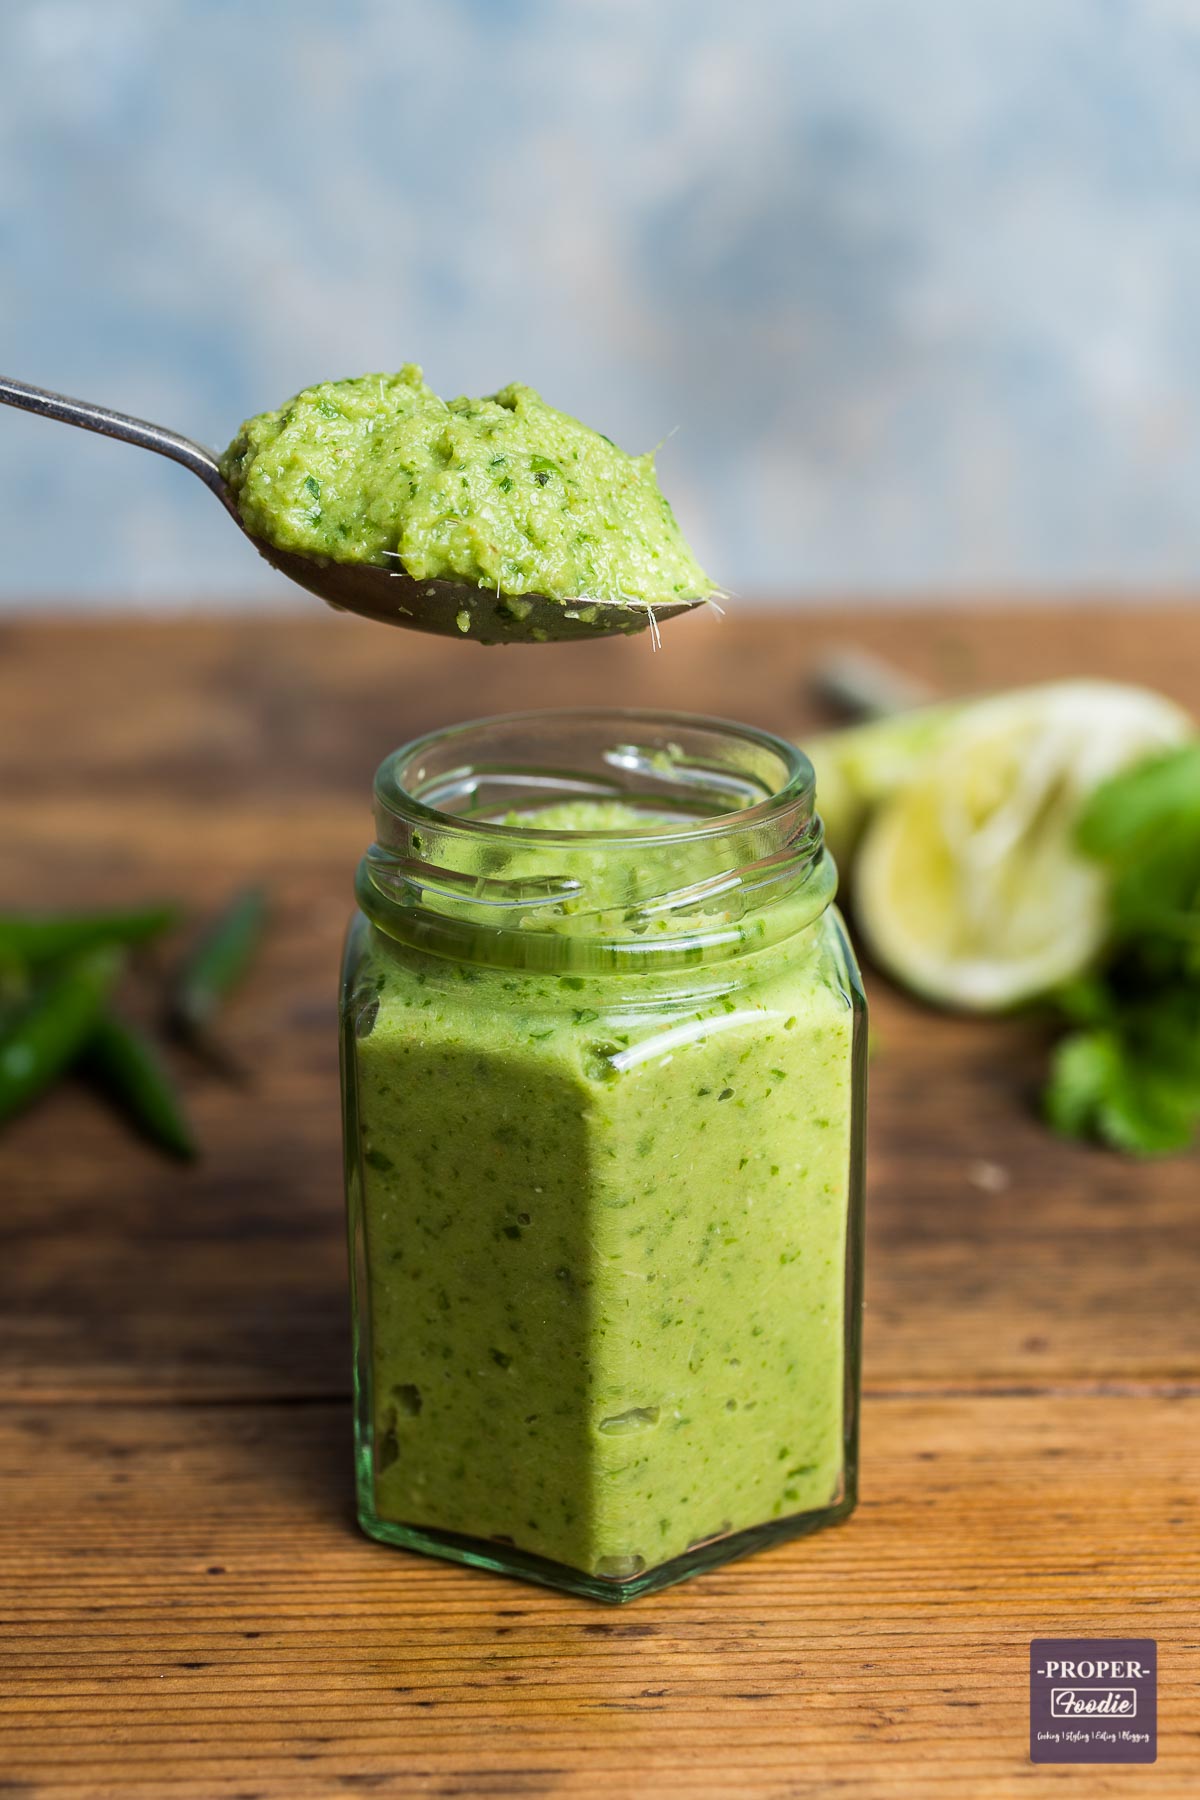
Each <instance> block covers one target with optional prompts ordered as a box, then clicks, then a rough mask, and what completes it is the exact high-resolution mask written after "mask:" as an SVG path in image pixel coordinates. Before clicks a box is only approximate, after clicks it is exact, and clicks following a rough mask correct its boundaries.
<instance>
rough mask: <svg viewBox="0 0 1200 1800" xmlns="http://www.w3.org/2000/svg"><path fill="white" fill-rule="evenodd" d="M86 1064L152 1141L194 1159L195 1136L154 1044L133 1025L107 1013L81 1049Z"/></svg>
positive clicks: (85, 1066)
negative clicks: (82, 1049)
mask: <svg viewBox="0 0 1200 1800" xmlns="http://www.w3.org/2000/svg"><path fill="white" fill-rule="evenodd" d="M83 1067H84V1069H85V1070H86V1071H87V1073H88V1074H91V1075H94V1076H95V1077H96V1078H97V1079H98V1080H99V1081H100V1083H101V1084H102V1085H103V1086H104V1087H105V1088H106V1089H107V1090H108V1092H109V1093H110V1094H111V1095H112V1097H113V1098H114V1099H115V1100H117V1101H118V1102H119V1103H120V1105H121V1106H122V1107H123V1108H124V1110H125V1111H126V1112H127V1113H128V1114H129V1116H130V1118H131V1119H132V1120H133V1121H134V1123H135V1124H136V1125H139V1126H140V1127H141V1129H142V1130H143V1131H144V1132H145V1134H146V1136H147V1137H148V1138H150V1139H151V1140H152V1141H153V1142H154V1143H156V1144H160V1145H161V1146H162V1148H163V1149H164V1150H169V1151H170V1152H171V1154H172V1155H173V1156H178V1157H180V1158H181V1159H182V1160H183V1161H185V1162H190V1161H191V1159H192V1158H193V1157H194V1156H195V1154H196V1140H195V1138H194V1137H193V1136H192V1128H191V1126H190V1125H189V1123H188V1119H187V1115H186V1113H185V1112H184V1110H183V1105H182V1102H181V1101H180V1099H179V1096H178V1094H177V1093H176V1092H175V1088H174V1085H173V1083H172V1081H171V1078H170V1076H169V1075H168V1073H167V1071H166V1069H165V1068H164V1067H163V1064H162V1063H161V1061H160V1060H159V1057H158V1054H157V1052H156V1051H155V1049H154V1046H153V1045H152V1044H151V1043H150V1042H149V1040H148V1039H147V1038H145V1037H143V1036H142V1034H141V1032H140V1031H136V1030H135V1029H134V1027H133V1026H132V1025H128V1024H126V1023H125V1021H124V1020H122V1019H118V1018H116V1017H115V1016H114V1015H113V1014H112V1013H104V1014H103V1015H102V1016H101V1018H100V1019H99V1021H98V1022H97V1024H96V1027H95V1029H94V1030H93V1032H92V1035H91V1037H90V1038H89V1039H88V1041H87V1044H86V1045H85V1047H84V1052H83Z"/></svg>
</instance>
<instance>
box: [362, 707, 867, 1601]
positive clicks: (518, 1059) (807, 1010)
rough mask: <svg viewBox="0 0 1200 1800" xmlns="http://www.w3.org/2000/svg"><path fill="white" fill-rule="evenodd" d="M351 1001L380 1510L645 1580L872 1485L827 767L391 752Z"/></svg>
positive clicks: (716, 737) (849, 983)
mask: <svg viewBox="0 0 1200 1800" xmlns="http://www.w3.org/2000/svg"><path fill="white" fill-rule="evenodd" d="M375 809H376V824H377V842H376V843H375V844H374V845H373V846H372V848H371V849H370V850H369V851H368V853H367V855H366V857H365V858H364V860H363V862H362V864H361V866H360V869H359V876H358V900H359V906H360V908H361V910H360V912H359V913H358V915H357V916H356V918H355V920H354V923H353V925H352V927H351V930H350V935H349V939H348V943H347V949H346V958H345V968H344V974H343V983H342V1006H341V1010H342V1021H343V1028H342V1068H343V1091H344V1106H345V1145H346V1182H347V1191H348V1201H349V1217H350V1234H351V1263H352V1283H353V1302H354V1328H355V1384H356V1413H355V1420H356V1457H357V1470H358V1501H359V1516H360V1520H361V1523H362V1525H363V1527H364V1529H365V1530H366V1531H367V1532H368V1533H370V1535H371V1536H372V1537H376V1538H380V1539H382V1540H384V1541H385V1542H387V1543H391V1544H401V1545H404V1546H406V1547H407V1548H409V1549H414V1550H423V1551H427V1552H430V1553H432V1554H434V1555H438V1556H445V1557H449V1558H451V1559H453V1560H455V1561H458V1562H464V1563H472V1564H475V1565H478V1566H480V1567H484V1568H489V1569H497V1570H502V1571H504V1572H506V1573H508V1574H513V1575H523V1576H525V1577H527V1578H531V1579H533V1580H536V1581H542V1582H546V1583H548V1584H549V1585H551V1586H553V1587H558V1588H563V1589H567V1590H569V1591H570V1592H573V1593H579V1594H586V1595H590V1596H593V1597H595V1598H598V1599H604V1600H626V1599H630V1598H632V1597H633V1596H635V1595H637V1594H641V1593H645V1592H648V1591H649V1590H651V1589H655V1588H659V1587H663V1586H666V1585H667V1584H669V1583H670V1582H674V1581H678V1580H680V1579H682V1578H683V1577H684V1576H687V1575H691V1574H694V1573H696V1572H697V1571H699V1570H702V1569H707V1568H711V1567H712V1566H713V1565H714V1564H717V1563H720V1562H723V1561H725V1560H726V1559H727V1558H729V1557H733V1556H739V1555H742V1554H744V1553H745V1552H747V1551H750V1550H754V1549H757V1548H759V1547H760V1546H762V1545H766V1544H770V1543H772V1542H775V1541H776V1540H778V1539H781V1538H787V1537H792V1536H794V1535H796V1534H797V1533H800V1532H806V1531H810V1530H812V1529H813V1528H814V1527H816V1526H819V1525H824V1524H828V1523H830V1522H831V1521H833V1520H836V1519H840V1518H843V1517H844V1516H845V1515H846V1514H847V1513H848V1512H849V1511H850V1510H851V1508H852V1507H853V1505H854V1501H855V1462H856V1442H857V1396H858V1382H859V1333H860V1310H861V1300H860V1292H861V1261H862V1258H861V1243H862V1130H863V1095H864V1084H865V1007H864V1001H863V996H862V990H861V986H860V983H859V977H858V972H857V969H856V966H855V962H854V958H853V954H852V952H851V950H850V947H849V945H848V943H847V941H846V937H845V933H844V931H843V927H842V924H841V921H840V919H839V917H838V914H837V912H836V910H835V909H834V908H833V906H832V905H831V901H832V898H833V893H834V886H835V874H834V870H833V867H832V864H831V862H830V860H829V858H828V857H827V856H826V855H825V854H824V852H823V848H822V836H821V826H820V821H819V819H818V818H817V816H816V814H815V812H814V810H813V776H812V769H811V767H810V765H809V764H808V763H807V762H806V760H805V759H804V757H803V756H802V755H800V753H799V752H798V751H796V750H795V749H793V748H792V747H791V746H790V745H789V744H786V743H784V742H783V741H781V740H780V739H778V738H775V737H771V736H769V735H768V734H766V733H765V732H761V731H755V730H751V729H749V728H747V727H744V726H739V725H731V724H727V723H724V722H721V721H717V720H712V719H705V718H699V717H691V716H687V715H683V714H673V713H653V712H634V711H570V712H567V711H562V712H543V713H526V714H519V715H513V716H510V717H505V718H497V719H491V720H485V721H483V722H482V723H479V724H472V725H466V726H460V727H457V728H454V729H451V730H447V731H439V732H435V733H433V734H432V735H430V736H428V737H424V738H421V739H418V740H417V741H416V742H414V743H412V744H409V745H408V746H407V747H405V748H404V749H402V750H398V751H396V752H395V754H394V755H392V756H390V757H389V758H388V759H387V761H386V762H384V764H383V765H382V767H381V768H380V770H379V774H378V776H377V779H376V787H375Z"/></svg>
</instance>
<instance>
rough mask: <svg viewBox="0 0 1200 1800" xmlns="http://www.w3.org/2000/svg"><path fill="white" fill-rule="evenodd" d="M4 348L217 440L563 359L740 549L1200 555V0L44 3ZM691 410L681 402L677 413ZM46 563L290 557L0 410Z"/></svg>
mask: <svg viewBox="0 0 1200 1800" xmlns="http://www.w3.org/2000/svg"><path fill="white" fill-rule="evenodd" d="M3 23H4V38H5V64H6V73H5V101H4V105H3V109H2V110H0V134H2V139H3V145H2V156H0V245H2V253H3V269H4V279H3V284H2V291H0V341H2V350H0V367H2V368H4V369H5V371H6V372H8V373H11V374H14V375H17V376H22V377H25V378H26V379H29V380H33V381H39V382H42V383H44V384H46V385H48V386H54V387H60V388H62V389H64V390H66V391H67V392H75V393H79V394H82V395H85V396H87V397H89V398H95V399H99V400H105V401H108V402H110V403H112V404H114V405H117V406H120V407H123V408H124V409H126V410H129V411H134V412H142V413H144V414H147V415H149V416H150V417H152V418H157V419H160V420H161V421H163V422H165V423H169V424H174V425H177V426H178V427H179V428H180V429H183V430H185V431H188V432H190V433H191V434H192V435H194V436H198V437H201V438H203V439H206V440H207V441H209V442H211V443H213V444H219V443H223V442H224V441H225V440H226V439H227V438H228V437H229V436H230V435H231V434H232V432H233V430H234V428H235V427H236V425H237V424H238V422H239V420H240V419H241V418H242V417H243V415H245V414H246V413H248V412H252V411H256V410H259V409H260V408H261V407H263V406H269V405H274V404H276V403H278V402H279V401H280V400H282V399H283V398H284V397H285V396H286V395H287V394H289V393H290V392H292V391H294V390H295V389H296V388H297V387H299V386H302V385H304V384H305V383H307V382H309V381H311V380H314V379H319V378H322V377H326V376H332V375H340V374H351V373H355V374H356V373H360V372H362V371H364V370H366V369H372V368H392V367H395V366H397V365H398V364H399V363H401V362H403V361H406V360H409V359H411V360H415V361H420V362H422V363H423V364H424V365H425V369H426V373H427V375H428V376H429V378H430V380H431V381H433V383H434V384H435V385H436V386H438V387H440V388H441V389H442V390H443V391H446V392H463V391H488V390H490V389H493V388H495V387H497V386H499V385H500V384H502V383H503V382H505V381H508V380H510V379H514V378H515V379H521V380H527V381H530V382H532V383H533V384H534V385H536V386H538V387H539V388H540V389H541V390H542V392H543V393H544V394H545V395H546V396H547V398H549V399H550V400H551V401H553V402H554V403H555V404H557V405H560V406H563V407H565V408H567V409H568V410H570V411H573V412H577V413H579V414H580V415H581V416H582V417H583V418H585V419H587V420H588V421H589V422H590V423H594V424H595V425H597V426H599V427H600V428H601V429H603V430H604V431H606V432H608V433H609V435H611V436H613V437H615V438H616V439H618V441H620V442H621V443H623V444H625V445H626V446H627V447H629V448H632V449H641V448H646V447H648V446H650V445H653V444H655V443H657V442H658V441H659V440H661V439H668V441H667V442H666V444H665V445H664V447H663V450H662V454H661V458H660V469H661V475H662V479H663V483H664V485H665V487H666V488H667V490H668V492H669V493H670V494H671V495H672V496H673V497H674V498H675V500H676V502H677V508H678V511H679V512H680V514H681V516H682V518H683V520H684V523H685V525H686V527H687V528H688V530H689V531H690V533H691V534H692V536H693V537H694V539H695V541H696V544H697V547H698V549H699V550H700V552H701V554H702V556H703V557H704V558H705V559H706V561H707V562H708V564H709V566H710V567H711V568H712V570H713V571H714V573H716V574H717V575H718V576H720V577H722V578H723V579H724V581H725V582H726V584H727V585H729V586H730V587H731V588H733V589H735V590H737V591H739V592H751V591H753V592H759V593H761V592H763V591H764V590H768V591H769V590H774V591H776V592H778V593H780V594H783V593H786V592H792V593H798V594H806V593H814V592H821V591H829V590H845V589H855V590H864V589H870V590H885V591H888V592H891V593H895V594H902V593H911V592H913V591H914V590H915V591H924V590H927V589H931V588H932V589H939V588H947V587H950V586H955V585H958V586H961V585H963V584H970V585H976V586H978V585H981V584H983V585H991V586H997V585H1009V584H1030V583H1031V584H1051V585H1054V584H1064V583H1083V582H1091V581H1095V580H1100V581H1125V582H1137V583H1143V582H1144V583H1149V582H1182V581H1193V582H1194V581H1195V580H1196V579H1197V578H1198V577H1200V325H1198V320H1200V224H1198V221H1200V104H1198V103H1197V95H1198V94H1200V8H1197V6H1196V5H1194V4H1192V3H1191V0H1056V3H1055V4H1054V5H1053V6H1050V5H1046V4H1045V0H970V4H963V0H829V3H827V4H822V3H819V0H813V3H810V4H806V5H797V4H795V3H794V0H742V4H740V5H737V6H731V5H729V4H728V0H648V3H644V4H643V3H639V0H559V3H554V0H508V3H505V0H436V3H435V0H421V4H407V3H406V0H390V3H389V0H338V3H337V4H335V5H331V4H329V3H328V0H286V3H285V0H239V3H232V0H105V3H104V4H103V5H98V4H95V3H94V0H9V4H8V5H7V6H6V7H5V8H4V20H3ZM668 434H673V435H670V436H669V437H668ZM0 458H2V459H3V473H4V478H3V481H2V482H0V541H2V543H3V546H4V548H3V560H2V562H0V584H2V591H3V594H4V595H5V596H6V597H7V599H8V601H9V603H11V602H12V601H13V600H16V599H19V598H21V597H26V596H36V595H39V594H51V593H53V594H58V595H60V596H65V597H75V598H78V599H90V598H95V599H97V600H100V599H104V598H113V597H116V598H122V597H130V596H133V597H138V596H143V597H147V598H149V597H151V596H153V597H163V598H165V599H167V600H171V599H175V600H184V599H189V598H194V597H208V598H210V599H214V600H215V599H219V598H221V597H226V598H228V599H231V600H232V599H234V598H236V597H237V596H240V595H244V594H246V593H248V592H253V593H255V594H256V595H258V596H259V597H262V598H265V597H267V596H269V595H270V594H271V593H272V592H274V593H276V594H278V593H279V586H278V583H277V578H275V577H273V576H272V575H271V574H270V573H269V571H267V570H266V569H265V568H261V567H260V566H259V565H258V564H257V562H256V559H254V558H253V556H252V555H251V553H250V552H249V550H248V548H247V547H246V546H245V545H244V544H242V542H241V541H240V540H239V539H238V537H237V536H236V534H235V533H234V532H233V531H231V530H230V529H229V526H228V523H227V521H226V520H225V519H224V518H223V516H222V514H221V513H220V511H219V509H218V508H217V507H216V505H215V504H214V503H213V501H212V499H211V497H210V496H208V495H206V494H205V493H204V491H203V489H202V488H201V487H200V485H199V484H198V483H196V482H194V481H193V480H192V479H191V478H189V477H188V476H186V475H185V474H184V473H183V472H182V471H180V470H177V469H174V468H172V467H170V466H169V465H166V464H158V463H156V462H155V461H154V460H153V459H151V458H149V457H145V456H142V455H140V454H139V453H137V452H134V451H132V450H127V449H125V448H123V447H120V446H115V445H110V444H106V443H103V442H101V441H99V440H94V439H89V438H85V437H84V436H83V435H82V434H80V433H75V432H70V431H68V430H66V429H64V428H62V427H58V426H52V425H48V424H44V423H42V422H40V421H34V420H28V419H24V418H21V417H20V416H19V415H17V414H14V413H7V412H5V413H0Z"/></svg>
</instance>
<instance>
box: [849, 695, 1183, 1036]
mask: <svg viewBox="0 0 1200 1800" xmlns="http://www.w3.org/2000/svg"><path fill="white" fill-rule="evenodd" d="M1194 731H1195V727H1194V725H1193V723H1192V721H1191V719H1190V718H1189V717H1188V715H1187V713H1185V712H1184V711H1183V710H1182V709H1181V708H1180V707H1178V706H1176V705H1174V704H1173V702H1171V701H1169V700H1166V699H1164V698H1163V696H1162V695H1161V694H1154V693H1150V692H1148V691H1146V690H1145V689H1142V688H1134V687H1126V686H1123V685H1121V684H1119V683H1116V682H1104V681H1064V682H1055V683H1052V684H1049V685H1047V686H1045V687H1033V688H1022V689H1018V690H1016V691H1015V692H1012V693H1006V694H998V695H996V696H995V697H994V698H991V699H987V700H982V701H979V702H976V703H974V704H970V705H967V706H964V707H962V708H961V710H959V711H958V712H957V713H956V715H955V716H954V717H953V718H952V719H950V720H949V721H948V723H947V724H946V727H945V729H944V731H941V732H939V733H938V734H937V735H936V737H935V739H934V741H933V745H932V748H931V749H930V750H929V753H928V755H927V756H925V757H924V758H921V759H919V760H918V761H917V762H916V764H915V767H913V766H910V768H909V771H908V774H907V778H906V779H904V780H903V782H902V785H900V786H899V788H898V789H897V790H896V791H894V792H893V793H892V795H891V797H890V798H889V799H886V800H884V801H883V803H882V804H881V805H880V806H879V809H878V811H877V812H876V813H875V814H874V815H873V817H871V818H870V819H869V820H868V822H867V824H866V827H865V830H864V831H863V834H862V839H861V844H860V848H859V853H858V859H857V863H856V865H855V869H854V900H855V911H856V914H857V918H858V923H859V926H860V928H861V931H862V935H863V938H864V940H865V942H866V944H867V946H868V948H869V949H870V951H871V953H872V955H873V956H874V957H875V959H876V961H877V962H879V963H880V965H881V966H882V967H884V968H886V969H887V970H888V971H889V972H890V973H891V974H892V975H894V976H895V977H896V978H897V980H899V981H901V982H903V983H904V984H905V986H907V987H910V988H912V989H914V990H915V991H916V992H917V993H919V994H921V995H923V996H925V998H927V999H929V1000H933V1001H936V1002H938V1003H939V1004H941V1005H945V1006H953V1007H959V1008H962V1009H964V1010H968V1011H977V1012H990V1011H996V1010H1000V1009H1002V1008H1005V1007H1010V1006H1015V1005H1017V1004H1019V1003H1020V1002H1021V1001H1024V1000H1029V999H1032V998H1034V997H1035V996H1037V995H1039V994H1043V993H1045V992H1047V990H1049V989H1050V988H1053V987H1055V986H1057V985H1059V984H1060V983H1061V982H1064V981H1067V980H1069V979H1071V978H1072V977H1073V976H1076V975H1079V974H1081V973H1082V972H1083V971H1084V970H1085V969H1087V968H1088V966H1089V965H1090V964H1091V963H1092V962H1093V961H1094V959H1095V957H1096V954H1097V952H1098V950H1099V949H1100V947H1101V945H1102V944H1103V941H1104V936H1105V931H1106V924H1107V920H1106V888H1105V880H1104V875H1103V872H1102V871H1101V870H1100V869H1099V868H1098V867H1097V866H1096V864H1095V863H1093V862H1091V861H1089V860H1088V859H1087V858H1086V857H1084V856H1083V855H1081V854H1080V852H1079V850H1078V849H1077V848H1076V844H1075V830H1076V824H1077V821H1078V818H1079V814H1080V811H1081V809H1082V806H1083V803H1084V802H1085V800H1086V799H1087V797H1088V796H1089V795H1090V794H1091V793H1092V791H1093V790H1094V789H1095V788H1096V787H1097V786H1098V785H1099V784H1100V783H1101V782H1102V781H1105V780H1107V778H1108V777H1109V776H1110V775H1115V774H1116V773H1118V771H1119V770H1121V769H1124V768H1127V767H1128V766H1129V765H1130V764H1131V763H1133V762H1136V761H1137V760H1139V759H1140V758H1141V757H1143V756H1147V755H1150V754H1152V753H1153V752H1155V751H1159V750H1163V749H1167V748H1170V747H1171V746H1172V745H1175V744H1179V743H1182V742H1184V741H1185V740H1186V739H1188V738H1189V737H1191V736H1193V735H1194ZM818 792H819V790H818ZM818 804H819V801H818Z"/></svg>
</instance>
